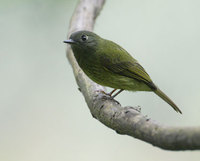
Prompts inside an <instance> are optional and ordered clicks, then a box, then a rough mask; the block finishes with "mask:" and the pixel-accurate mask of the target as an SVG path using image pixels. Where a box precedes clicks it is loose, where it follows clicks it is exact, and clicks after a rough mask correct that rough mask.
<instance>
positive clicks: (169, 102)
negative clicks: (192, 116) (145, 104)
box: [154, 88, 182, 114]
mask: <svg viewBox="0 0 200 161" xmlns="http://www.w3.org/2000/svg"><path fill="white" fill-rule="evenodd" d="M154 92H155V94H157V95H158V96H159V97H160V98H162V99H163V100H164V101H165V102H167V103H168V104H169V105H171V106H172V107H173V109H174V110H175V111H176V112H179V113H181V114H182V112H181V110H180V109H179V108H178V107H177V106H176V104H175V103H174V102H173V101H172V100H171V99H170V98H169V97H168V96H167V95H166V94H164V93H163V92H162V91H161V90H160V89H159V88H156V90H155V91H154Z"/></svg>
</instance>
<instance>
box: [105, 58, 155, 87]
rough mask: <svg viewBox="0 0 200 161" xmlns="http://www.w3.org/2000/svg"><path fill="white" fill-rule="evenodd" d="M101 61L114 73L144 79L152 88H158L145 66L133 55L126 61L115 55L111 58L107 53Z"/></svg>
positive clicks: (139, 79)
mask: <svg viewBox="0 0 200 161" xmlns="http://www.w3.org/2000/svg"><path fill="white" fill-rule="evenodd" d="M101 62H102V65H103V67H104V68H105V69H106V70H109V71H110V72H112V73H115V74H119V75H122V76H125V77H129V78H133V79H136V80H138V81H142V82H144V83H145V84H147V85H148V86H149V87H150V88H152V89H155V88H156V86H155V85H154V83H153V82H152V80H151V78H150V77H149V75H148V74H147V72H146V71H145V70H144V68H143V67H142V66H141V65H140V64H139V63H138V62H137V61H136V60H134V59H133V58H132V57H131V56H130V57H129V60H128V61H127V60H126V61H125V60H120V59H119V58H117V59H115V56H114V57H112V58H109V56H107V57H106V55H104V56H103V57H102V58H101Z"/></svg>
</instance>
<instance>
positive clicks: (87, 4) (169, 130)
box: [67, 0, 200, 150]
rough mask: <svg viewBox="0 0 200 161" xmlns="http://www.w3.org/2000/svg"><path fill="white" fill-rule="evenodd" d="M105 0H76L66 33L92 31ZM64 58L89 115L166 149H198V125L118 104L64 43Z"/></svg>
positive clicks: (121, 132) (113, 127)
mask: <svg viewBox="0 0 200 161" xmlns="http://www.w3.org/2000/svg"><path fill="white" fill-rule="evenodd" d="M104 2H105V0H80V1H79V3H78V5H77V7H76V9H75V11H74V13H73V16H72V18H71V22H70V27H69V32H68V36H69V35H70V34H71V33H73V32H74V31H78V30H89V31H92V30H93V27H94V23H95V19H96V17H97V16H98V14H99V13H100V11H101V9H102V7H103V5H104ZM67 58H68V60H69V62H70V64H71V66H72V68H73V72H74V76H75V78H76V82H77V84H78V86H79V88H80V90H81V92H82V94H83V96H84V97H85V100H86V102H87V105H88V107H89V109H90V112H91V114H92V116H93V117H94V118H96V119H98V120H99V121H100V122H102V123H103V124H104V125H106V126H107V127H109V128H111V129H113V130H115V131H116V132H117V133H119V134H126V135H130V136H132V137H135V138H138V139H140V140H143V141H146V142H148V143H150V144H152V145H154V146H157V147H160V148H162V149H166V150H197V149H200V127H169V126H164V125H161V124H158V123H156V122H155V121H152V120H151V119H149V118H146V117H145V116H144V115H142V114H141V113H140V110H138V109H137V108H134V107H122V106H121V105H120V104H118V103H117V102H116V101H115V100H111V99H109V97H107V96H106V95H104V94H102V93H101V92H99V91H102V90H103V91H105V88H104V87H102V86H100V85H98V84H96V83H94V82H93V81H91V80H90V79H89V78H88V77H87V76H86V75H85V74H84V73H83V71H82V70H81V69H80V67H79V66H78V64H77V62H76V60H75V58H74V55H73V53H72V50H71V48H70V47H69V46H67Z"/></svg>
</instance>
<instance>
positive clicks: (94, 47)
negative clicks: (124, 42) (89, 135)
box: [63, 30, 182, 114]
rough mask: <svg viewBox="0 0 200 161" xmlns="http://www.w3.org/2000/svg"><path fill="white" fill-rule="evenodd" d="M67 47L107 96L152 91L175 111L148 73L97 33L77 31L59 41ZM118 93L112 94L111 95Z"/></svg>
mask: <svg viewBox="0 0 200 161" xmlns="http://www.w3.org/2000/svg"><path fill="white" fill-rule="evenodd" d="M63 42H64V43H67V44H69V45H70V46H71V48H72V51H73V53H74V56H75V58H76V61H77V62H78V65H79V66H80V68H81V69H82V70H83V72H84V73H85V74H86V75H87V76H88V77H89V78H90V79H91V80H93V81H94V82H96V83H97V84H100V85H102V86H107V87H111V88H114V90H113V91H111V92H110V93H109V94H108V95H110V97H112V98H114V97H115V96H117V95H118V94H119V93H121V92H122V91H123V90H127V91H146V92H154V93H155V94H156V95H158V96H159V97H160V98H162V99H163V100H164V101H165V102H167V103H168V104H169V105H170V106H171V107H172V108H173V109H174V110H175V111H176V112H178V113H181V114H182V112H181V110H180V109H179V108H178V106H177V105H176V104H175V103H174V102H173V101H172V100H171V99H170V98H169V97H168V96H167V95H166V94H165V93H164V92H162V91H161V90H160V88H158V86H157V85H155V84H154V82H153V81H152V79H151V78H150V76H149V74H148V73H147V72H146V71H145V69H144V68H143V67H142V66H141V65H140V64H139V62H138V61H137V60H136V59H134V58H133V57H132V56H131V55H130V54H129V53H128V52H127V51H126V50H125V49H123V48H122V47H121V46H119V45H118V44H116V43H115V42H113V41H110V40H106V39H104V38H101V37H100V36H98V35H97V34H95V33H93V32H91V31H86V30H80V31H76V32H74V33H72V34H71V35H70V37H69V39H68V40H65V41H63ZM117 89H118V90H119V91H118V92H117V93H116V94H115V95H113V96H112V94H113V93H114V92H115V91H116V90H117Z"/></svg>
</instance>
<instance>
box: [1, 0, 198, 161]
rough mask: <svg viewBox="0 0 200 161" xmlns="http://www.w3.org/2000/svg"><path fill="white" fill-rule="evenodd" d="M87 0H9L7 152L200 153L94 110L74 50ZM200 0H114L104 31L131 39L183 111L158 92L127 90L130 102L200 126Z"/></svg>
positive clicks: (168, 119)
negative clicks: (80, 8)
mask: <svg viewBox="0 0 200 161" xmlns="http://www.w3.org/2000/svg"><path fill="white" fill-rule="evenodd" d="M76 3H77V0H60V1H53V0H26V1H25V0H14V1H7V0H1V2H0V4H1V5H0V26H1V27H0V35H1V36H0V58H1V59H0V80H1V83H0V89H1V90H0V160H1V161H94V160H95V161H124V160H125V161H133V160H139V161H160V160H162V161H188V160H191V161H199V160H200V151H184V152H171V151H165V150H161V149H159V148H156V147H153V146H152V145H150V144H148V143H145V142H143V141H140V140H137V139H135V138H132V137H129V136H121V135H118V134H116V133H115V132H114V131H113V130H111V129H109V128H107V127H105V126H104V125H103V124H101V123H100V122H98V121H97V120H95V119H94V118H92V116H91V114H90V112H89V110H88V107H87V105H86V103H85V101H84V98H83V96H82V95H81V93H80V92H79V91H78V90H77V85H76V83H75V79H74V77H73V73H72V69H71V66H70V65H69V63H68V61H67V59H66V56H65V48H66V45H65V44H63V43H62V41H63V40H64V39H65V38H66V35H67V32H68V26H69V20H70V17H71V15H72V12H73V10H74V8H75V6H76ZM199 8H200V1H198V0H182V1H180V0H167V1H166V0H151V1H149V0H142V1H141V0H125V1H123V3H122V1H120V0H115V1H114V0H113V1H111V0H110V1H107V2H106V4H105V6H104V8H103V11H102V12H101V14H100V16H99V17H98V19H97V22H96V25H95V29H94V31H95V32H96V33H97V34H99V35H101V36H102V37H104V38H107V39H110V40H112V41H115V42H117V43H118V44H120V45H121V46H123V47H124V48H125V49H126V50H127V51H128V52H130V54H132V55H133V56H134V57H135V58H136V59H137V60H138V61H139V62H140V63H141V64H142V65H143V67H144V68H145V69H146V70H147V72H148V73H149V74H150V76H151V77H152V79H153V80H154V82H155V83H156V84H157V85H158V86H159V87H160V88H161V89H162V90H163V91H165V93H166V94H167V95H169V96H170V97H171V98H172V99H173V100H174V102H176V104H177V105H178V106H179V107H180V109H181V110H182V111H183V115H180V114H177V113H176V112H174V111H173V109H172V108H171V107H170V106H169V105H168V104H166V103H165V102H164V101H162V100H161V99H160V98H158V97H157V96H156V95H154V94H153V93H143V92H137V93H132V92H123V93H122V94H121V95H120V96H118V97H117V100H118V101H120V102H121V104H122V105H123V106H127V105H132V106H137V105H140V106H141V107H142V113H143V114H144V115H148V116H149V117H150V118H152V119H153V120H156V121H157V122H160V123H162V124H165V125H172V126H200V117H199V115H200V83H199V82H200V72H199V69H200V63H199V61H200V54H199V53H200V45H199V44H200V30H199V29H200V10H199Z"/></svg>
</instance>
